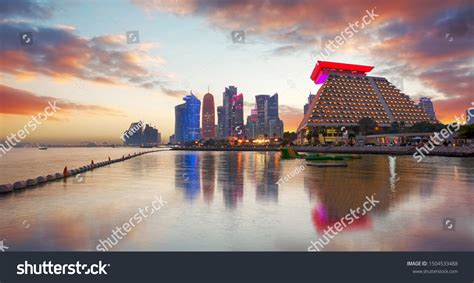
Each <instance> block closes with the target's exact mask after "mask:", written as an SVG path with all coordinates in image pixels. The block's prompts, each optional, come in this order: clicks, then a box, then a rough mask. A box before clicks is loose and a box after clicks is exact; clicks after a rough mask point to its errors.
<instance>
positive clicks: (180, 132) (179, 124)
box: [174, 93, 201, 143]
mask: <svg viewBox="0 0 474 283" xmlns="http://www.w3.org/2000/svg"><path fill="white" fill-rule="evenodd" d="M183 100H184V101H185V103H183V104H180V105H177V106H176V107H175V134H174V139H175V142H176V143H186V142H192V141H197V140H199V139H201V128H200V124H201V119H200V117H201V116H200V114H201V101H200V100H199V99H198V98H197V97H196V96H195V95H194V94H193V93H191V94H190V95H187V96H185V97H184V98H183Z"/></svg>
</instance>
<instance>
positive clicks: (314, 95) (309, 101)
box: [304, 92, 316, 114]
mask: <svg viewBox="0 0 474 283" xmlns="http://www.w3.org/2000/svg"><path fill="white" fill-rule="evenodd" d="M315 97H316V94H311V92H310V93H309V96H308V103H306V104H305V105H304V114H306V111H308V109H309V105H311V101H313V99H314V98H315Z"/></svg>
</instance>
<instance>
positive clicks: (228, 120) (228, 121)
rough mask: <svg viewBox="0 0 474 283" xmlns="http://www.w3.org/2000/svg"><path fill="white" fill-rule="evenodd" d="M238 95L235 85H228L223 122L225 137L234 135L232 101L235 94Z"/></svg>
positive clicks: (224, 94)
mask: <svg viewBox="0 0 474 283" xmlns="http://www.w3.org/2000/svg"><path fill="white" fill-rule="evenodd" d="M236 95H237V88H236V87H235V86H229V87H226V88H225V90H224V93H223V101H222V107H223V110H224V112H223V117H222V118H223V121H222V122H223V123H222V131H223V137H224V138H226V137H229V136H231V135H232V108H233V107H232V101H233V98H234V96H236Z"/></svg>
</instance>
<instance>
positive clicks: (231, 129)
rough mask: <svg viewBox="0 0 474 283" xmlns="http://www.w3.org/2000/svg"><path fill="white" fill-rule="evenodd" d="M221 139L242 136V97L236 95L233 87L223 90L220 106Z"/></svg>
mask: <svg viewBox="0 0 474 283" xmlns="http://www.w3.org/2000/svg"><path fill="white" fill-rule="evenodd" d="M222 110H223V111H222V112H223V115H222V131H223V138H229V137H232V138H234V139H235V138H238V137H242V136H243V135H244V128H243V127H244V95H243V94H242V93H240V94H237V88H236V87H235V86H229V87H226V88H225V91H224V93H223V106H222Z"/></svg>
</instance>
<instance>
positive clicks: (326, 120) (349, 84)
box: [298, 61, 435, 143]
mask: <svg viewBox="0 0 474 283" xmlns="http://www.w3.org/2000/svg"><path fill="white" fill-rule="evenodd" d="M372 69H373V67H371V66H362V65H353V64H344V63H334V62H326V61H318V63H317V64H316V66H315V68H314V70H313V73H312V74H311V79H312V80H313V81H314V82H315V83H316V84H322V86H321V87H320V89H319V90H318V93H317V94H316V97H315V98H314V99H312V101H311V104H310V105H309V108H308V111H306V113H305V115H304V118H303V120H302V121H301V123H300V125H299V127H298V137H299V139H298V142H299V143H302V142H303V139H304V137H305V134H306V133H307V132H309V131H310V129H311V128H315V127H341V126H358V123H359V121H360V120H361V119H362V118H371V119H373V120H374V121H375V122H376V123H377V125H378V126H381V127H390V126H391V125H392V124H393V123H395V122H397V123H399V124H401V123H403V124H404V125H406V126H410V125H413V124H415V123H418V122H435V121H434V119H433V118H432V117H431V116H430V115H429V114H427V113H426V112H425V111H424V110H423V109H420V108H418V107H417V106H416V105H415V103H414V102H413V101H412V100H411V99H410V97H409V96H408V95H406V94H404V93H402V92H400V90H399V89H397V88H396V86H394V85H393V84H392V83H390V82H389V81H388V80H387V79H386V78H381V77H371V76H367V73H368V72H370V71H371V70H372Z"/></svg>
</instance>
